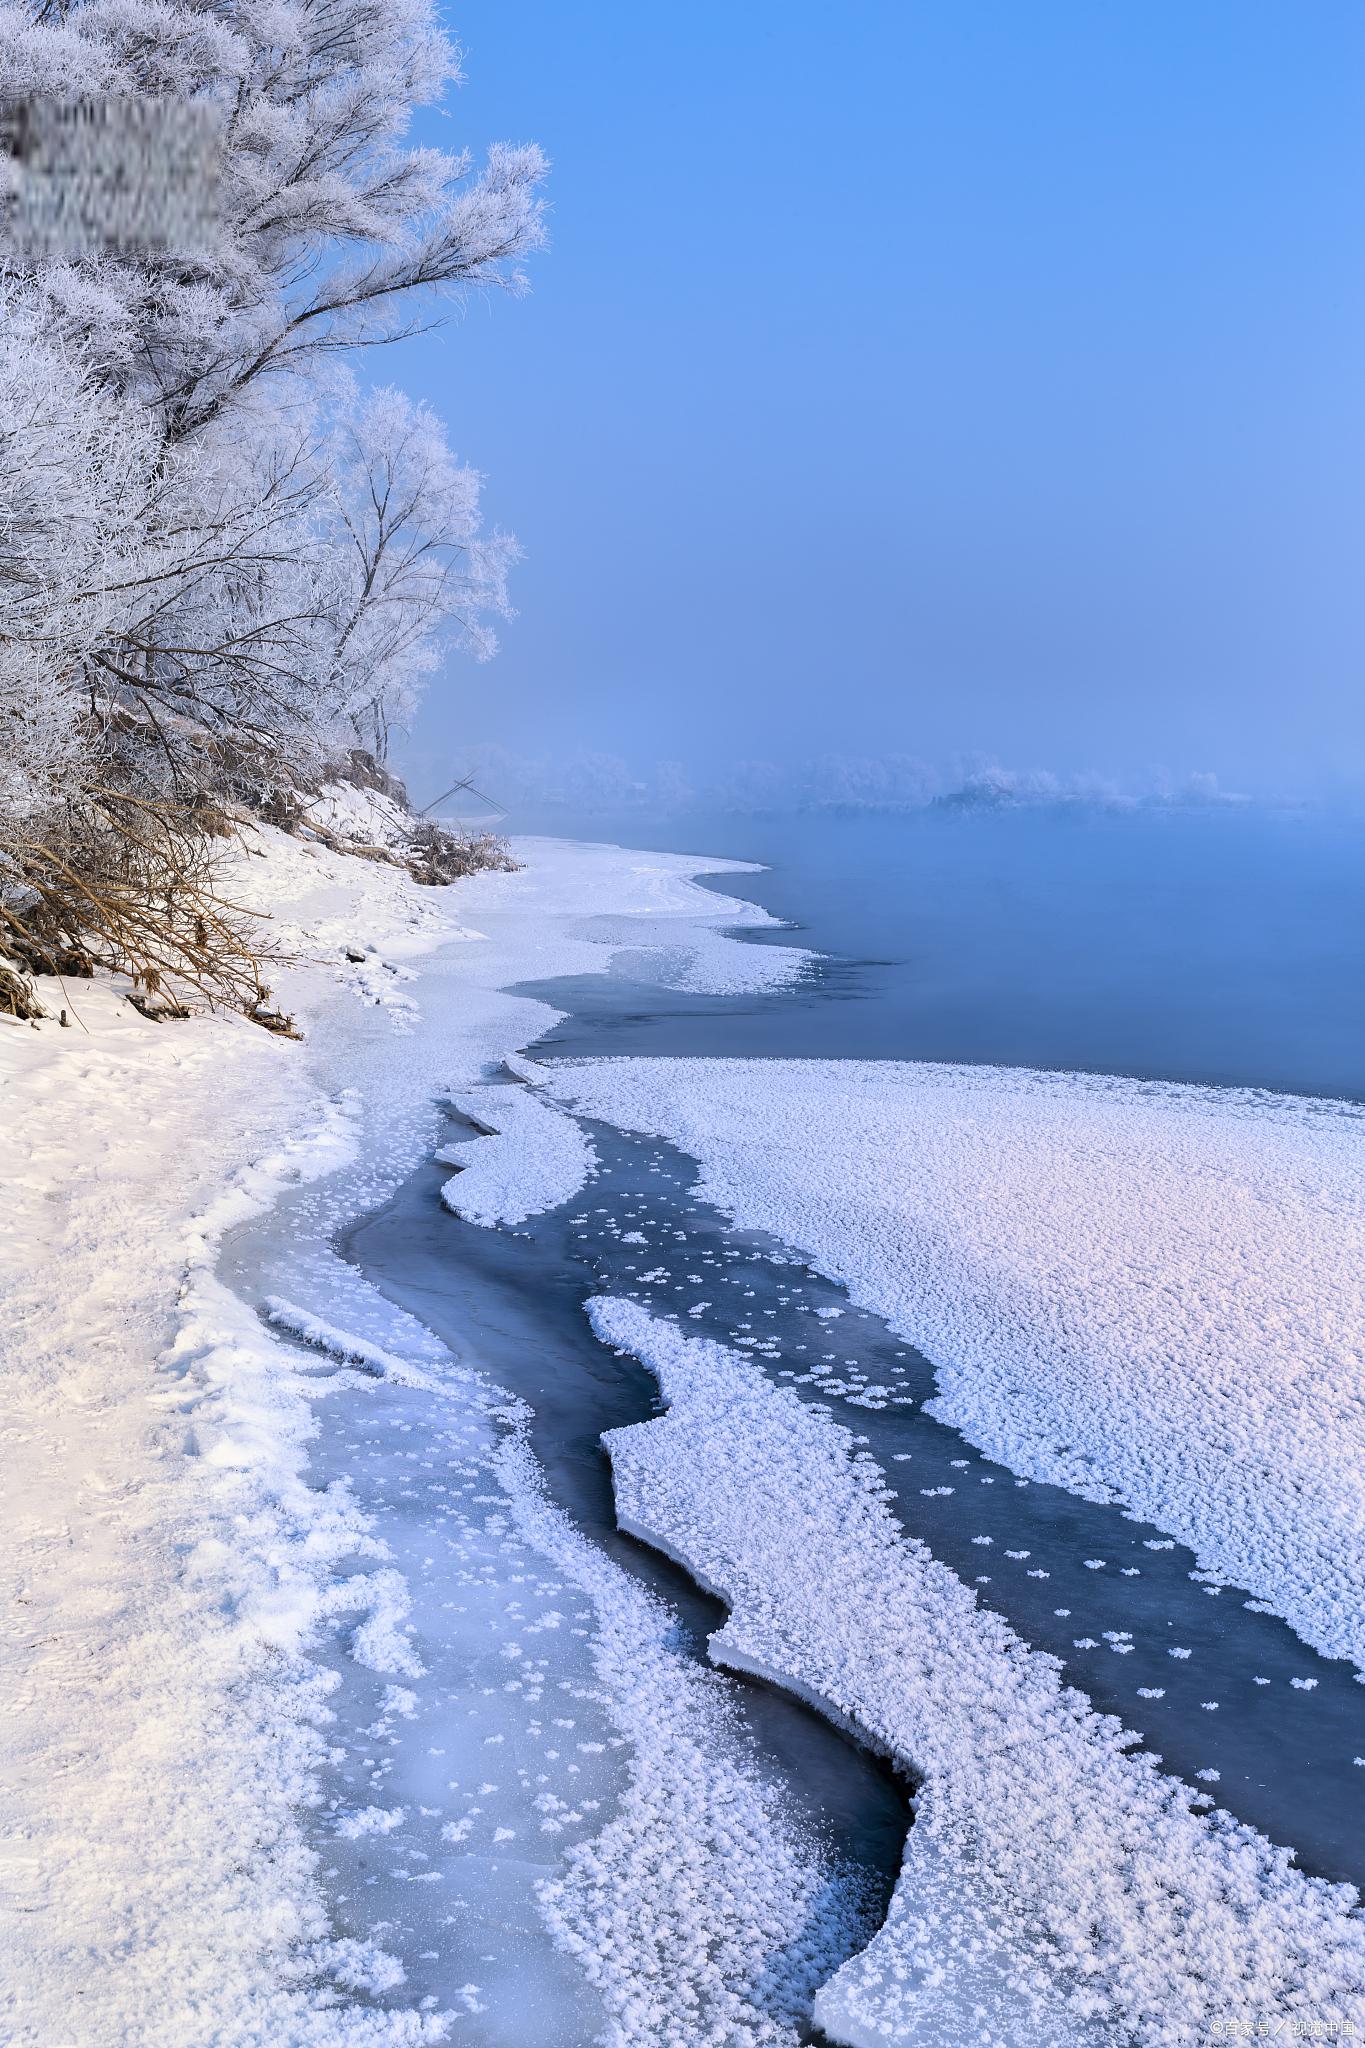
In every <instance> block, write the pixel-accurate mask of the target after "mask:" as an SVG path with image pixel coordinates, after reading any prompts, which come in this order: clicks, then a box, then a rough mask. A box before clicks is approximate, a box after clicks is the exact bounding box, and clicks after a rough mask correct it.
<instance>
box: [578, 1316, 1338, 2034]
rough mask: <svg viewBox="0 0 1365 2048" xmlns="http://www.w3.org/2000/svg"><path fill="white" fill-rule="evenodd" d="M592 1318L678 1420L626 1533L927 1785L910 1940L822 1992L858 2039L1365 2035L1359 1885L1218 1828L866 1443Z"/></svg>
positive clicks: (665, 1346)
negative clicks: (1023, 1632) (1074, 1685)
mask: <svg viewBox="0 0 1365 2048" xmlns="http://www.w3.org/2000/svg"><path fill="white" fill-rule="evenodd" d="M591 1315H592V1321H593V1326H594V1328H595V1330H596V1331H597V1333H598V1335H599V1336H600V1337H601V1338H602V1339H603V1340H604V1341H605V1342H608V1343H611V1344H614V1345H616V1346H618V1347H620V1348H622V1349H626V1350H629V1351H631V1352H633V1353H634V1354H635V1355H636V1356H638V1357H639V1358H640V1359H642V1360H643V1361H644V1362H645V1363H646V1364H647V1365H648V1366H649V1367H650V1368H651V1370H652V1371H653V1372H654V1373H655V1374H656V1376H657V1378H658V1380H659V1383H660V1387H661V1391H662V1393H663V1395H664V1398H665V1400H666V1401H667V1403H668V1412H667V1414H666V1415H665V1416H664V1417H663V1418H661V1419H660V1420H657V1421H651V1422H646V1423H639V1424H636V1425H634V1426H632V1427H629V1428H625V1429H619V1430H614V1431H612V1432H610V1433H609V1435H608V1437H607V1439H606V1441H607V1446H608V1449H609V1452H610V1455H611V1460H612V1468H613V1473H614V1476H615V1484H616V1496H617V1504H618V1514H619V1518H620V1521H621V1524H622V1526H623V1527H624V1528H626V1529H628V1530H630V1531H631V1532H633V1533H635V1534H637V1535H639V1536H641V1537H643V1538H644V1539H645V1540H647V1541H649V1542H651V1543H654V1544H655V1545H656V1546H657V1547H659V1548H660V1549H662V1550H665V1551H667V1552H668V1554H669V1555H670V1556H673V1557H675V1558H677V1559H679V1560H680V1561H681V1562H682V1563H684V1564H685V1565H686V1566H687V1568H688V1570H690V1571H691V1572H692V1573H693V1574H694V1576H695V1577H696V1578H697V1579H698V1580H699V1581H701V1582H702V1583H703V1584H705V1585H706V1586H708V1587H710V1588H711V1589H712V1590H713V1591H715V1592H716V1593H718V1594H719V1595H720V1596H721V1597H722V1598H723V1599H724V1600H725V1601H726V1602H727V1604H728V1605H729V1607H730V1609H731V1616H730V1619H729V1621H728V1622H727V1623H726V1625H725V1627H724V1628H723V1629H721V1630H720V1631H719V1632H718V1634H717V1635H716V1636H714V1637H713V1638H712V1653H713V1655H714V1656H715V1658H716V1659H717V1660H718V1661H719V1662H720V1663H722V1664H726V1665H730V1666H733V1667H735V1668H738V1669H741V1670H745V1671H750V1672H755V1673H758V1674H761V1675H762V1676H764V1677H767V1678H770V1679H772V1680H774V1681H775V1682H777V1683H779V1684H784V1685H787V1686H789V1687H791V1688H792V1689H793V1690H794V1691H797V1692H799V1693H801V1694H803V1695H804V1696H805V1697H807V1698H810V1699H812V1700H814V1701H816V1702H818V1703H820V1704H821V1705H822V1706H823V1707H824V1709H825V1710H826V1711H827V1712H829V1713H831V1714H832V1715H834V1716H835V1717H836V1718H838V1719H839V1720H840V1721H842V1722H843V1723H844V1724H845V1725H847V1726H849V1727H850V1728H852V1729H854V1730H856V1731H857V1732H858V1733H860V1734H861V1735H862V1736H863V1738H864V1739H866V1740H869V1741H870V1742H872V1743H873V1744H875V1745H876V1746H877V1747H878V1748H880V1749H881V1750H882V1751H884V1752H885V1753H886V1754H888V1755H890V1756H891V1757H893V1758H895V1759H896V1760H897V1761H899V1762H900V1763H901V1764H903V1765H904V1766H905V1767H906V1768H907V1769H909V1770H912V1771H914V1772H915V1773H917V1774H919V1775H921V1776H922V1778H923V1781H924V1782H923V1789H922V1791H921V1792H920V1794H919V1798H918V1801H917V1808H916V1821H915V1825H914V1827H913V1828H912V1830H911V1832H910V1836H909V1840H908V1845H907V1853H906V1863H905V1868H904V1872H903V1875H902V1878H901V1881H900V1884H899V1885H898V1887H897V1892H896V1895H895V1899H894V1901H893V1905H892V1909H891V1912H890V1915H889V1916H888V1919H887V1922H886V1924H885V1926H884V1927H883V1929H882V1930H881V1932H880V1933H879V1934H878V1935H877V1936H876V1937H875V1939H874V1940H873V1941H872V1942H871V1944H870V1945H869V1946H868V1947H867V1948H866V1949H865V1950H864V1951H863V1952H862V1953H861V1954H860V1955H859V1956H857V1957H855V1958H854V1959H853V1960H852V1961H850V1962H849V1963H848V1964H846V1965H845V1966H844V1968H843V1969H842V1970H841V1971H840V1972H839V1973H838V1974H837V1976H836V1977H835V1978H834V1979H833V1980H832V1982H831V1983H829V1984H828V1985H827V1986H826V1987H825V1988H824V1989H823V1990H822V1991H821V1993H820V1994H819V1997H818V1999H817V2002H816V2018H817V2020H818V2021H819V2023H820V2024H821V2025H822V2026H823V2027H824V2028H825V2030H826V2031H827V2032H828V2033H829V2034H830V2035H831V2036H832V2038H834V2039H836V2040H839V2041H842V2042H847V2043H852V2044H856V2048H862V2044H864V2043H867V2044H870V2043H873V2042H884V2041H894V2042H897V2043H902V2044H925V2048H927V2044H929V2043H935V2044H937V2043H941V2042H946V2041H954V2042H958V2041H962V2042H973V2043H983V2044H984V2043H988V2042H989V2043H1000V2044H1005V2043H1008V2044H1010V2048H1044V2044H1046V2048H1061V2044H1063V2043H1079V2042H1107V2043H1119V2042H1128V2041H1131V2040H1134V2039H1137V2040H1140V2041H1142V2042H1144V2043H1148V2044H1153V2048H1156V2044H1161V2048H1165V2044H1171V2048H1174V2044H1176V2043H1180V2042H1188V2041H1189V2040H1192V2039H1205V2038H1213V2037H1214V2036H1215V2035H1216V2034H1217V2033H1219V2032H1221V2031H1223V2029H1224V2028H1225V2027H1226V2025H1227V2023H1228V2022H1229V2021H1230V2020H1231V2021H1234V2022H1249V2023H1252V2024H1253V2025H1255V2024H1265V2025H1267V2026H1271V2027H1273V2023H1275V2022H1278V2023H1279V2024H1280V2025H1281V2026H1282V2027H1284V2028H1285V2030H1286V2031H1287V2032H1294V2031H1296V2029H1300V2028H1307V2027H1311V2026H1312V2025H1314V2024H1316V2025H1319V2026H1327V2027H1329V2028H1330V2027H1335V2028H1336V2029H1337V2030H1338V2031H1340V2032H1346V2031H1348V2030H1352V2029H1354V2030H1359V2029H1361V2028H1362V2027H1365V1921H1363V1920H1362V1919H1361V1916H1360V1915H1359V1913H1358V1912H1357V1911H1355V1910H1354V1905H1355V1894H1354V1892H1353V1891H1352V1890H1351V1889H1350V1888H1349V1887H1344V1886H1332V1885H1328V1884H1325V1883H1324V1882H1322V1881H1321V1880H1317V1879H1311V1878H1308V1877H1305V1876H1304V1875H1303V1874H1302V1873H1301V1872H1299V1871H1298V1870H1297V1869H1295V1868H1294V1866H1293V1865H1292V1862H1291V1859H1290V1857H1289V1855H1288V1854H1287V1853H1286V1852H1285V1851H1283V1850H1279V1849H1276V1848H1273V1847H1271V1846H1270V1845H1269V1844H1267V1843H1266V1842H1264V1841H1263V1840H1261V1839H1260V1838H1259V1837H1257V1836H1256V1835H1254V1834H1253V1833H1252V1832H1251V1831H1250V1830H1248V1829H1246V1828H1243V1827H1240V1826H1238V1825H1237V1824H1236V1823H1235V1822H1233V1821H1231V1820H1230V1819H1229V1818H1228V1817H1227V1816H1226V1815H1223V1814H1220V1813H1216V1812H1215V1813H1212V1814H1209V1815H1207V1816H1204V1815H1201V1814H1198V1813H1196V1812H1195V1811H1194V1810H1193V1809H1192V1801H1193V1800H1194V1799H1196V1798H1197V1795H1195V1794H1192V1793H1191V1791H1190V1790H1189V1788H1187V1787H1183V1786H1181V1785H1180V1784H1179V1783H1177V1782H1175V1781H1173V1780H1171V1779H1168V1778H1165V1777H1163V1776H1162V1775H1161V1774H1160V1773H1159V1772H1158V1771H1157V1769H1156V1768H1155V1766H1154V1763H1153V1762H1152V1760H1151V1759H1149V1758H1147V1757H1146V1756H1144V1755H1140V1754H1139V1755H1134V1754H1132V1753H1131V1746H1132V1744H1133V1743H1134V1742H1135V1740H1136V1738H1134V1737H1132V1736H1129V1735H1127V1734H1125V1732H1124V1731H1123V1730H1122V1728H1121V1726H1120V1724H1119V1723H1118V1722H1117V1721H1115V1720H1114V1719H1113V1718H1112V1717H1106V1716H1100V1715H1097V1714H1095V1713H1094V1712H1093V1710H1092V1709H1091V1708H1090V1707H1089V1705H1088V1703H1087V1702H1086V1700H1085V1699H1084V1697H1083V1696H1082V1695H1081V1694H1079V1693H1077V1692H1075V1691H1074V1690H1072V1689H1070V1688H1067V1687H1065V1686H1064V1685H1063V1684H1062V1682H1061V1678H1060V1669H1061V1667H1060V1665H1059V1664H1058V1663H1057V1661H1056V1660H1055V1659H1053V1658H1050V1657H1047V1656H1044V1655H1041V1654H1039V1653H1037V1652H1034V1651H1030V1650H1029V1649H1028V1648H1027V1647H1026V1646H1025V1645H1024V1644H1022V1643H1021V1642H1020V1641H1019V1639H1018V1638H1017V1637H1016V1636H1014V1635H1013V1633H1012V1632H1011V1631H1010V1629H1009V1628H1008V1627H1007V1626H1006V1625H1005V1623H1004V1622H1003V1621H1001V1620H1000V1619H999V1617H998V1616H995V1615H993V1614H990V1613H988V1612H983V1611H982V1610H981V1609H979V1608H978V1606H977V1603H976V1598H975V1595H974V1594H973V1593H972V1592H971V1591H970V1590H969V1589H968V1588H967V1587H966V1586H964V1585H963V1584H962V1582H961V1581H960V1580H959V1579H958V1578H957V1577H956V1575H955V1574H954V1573H953V1572H951V1571H950V1570H948V1569H947V1568H946V1567H945V1566H943V1565H940V1564H938V1563H936V1562H935V1560H934V1559H933V1558H932V1556H931V1555H930V1553H929V1552H928V1550H927V1549H926V1548H925V1547H924V1545H923V1544H921V1543H919V1542H916V1541H913V1540H910V1539H907V1538H906V1537H905V1536H904V1535H903V1534H902V1532H901V1530H900V1527H899V1525H898V1523H897V1522H896V1520H895V1518H894V1516H893V1515H892V1513H891V1512H890V1510H889V1509H888V1507H887V1505H886V1498H885V1495H886V1486H885V1481H884V1479H883V1477H882V1474H881V1472H880V1470H879V1468H878V1467H877V1465H876V1463H875V1461H874V1460H872V1459H871V1458H870V1457H869V1456H868V1455H867V1454H866V1453H864V1452H860V1451H859V1450H858V1448H857V1444H856V1439H855V1438H854V1437H853V1436H852V1435H851V1434H850V1433H849V1432H848V1431H847V1430H845V1429H844V1428H842V1427H841V1426H839V1425H838V1424H836V1423H835V1422H833V1421H832V1420H830V1419H829V1418H828V1416H827V1415H825V1414H823V1413H822V1412H820V1411H819V1410H818V1409H815V1408H812V1407H811V1406H810V1405H809V1404H808V1403H805V1402H803V1401H802V1400H801V1399H800V1398H799V1396H797V1395H796V1394H794V1393H792V1392H791V1391H790V1390H788V1389H786V1388H780V1387H777V1386H775V1385H774V1384H773V1383H772V1382H771V1381H770V1380H768V1379H767V1378H766V1377H765V1376H764V1375H762V1374H760V1373H758V1372H756V1371H755V1370H754V1368H753V1366H752V1363H751V1362H750V1361H749V1360H747V1359H746V1358H745V1357H744V1356H743V1355H742V1354H741V1353H740V1352H738V1351H734V1350H730V1349H729V1348H727V1347H725V1346H722V1345H719V1344H716V1343H713V1342H711V1341H709V1340H707V1339H701V1338H696V1337H690V1336H685V1335H684V1334H683V1332H682V1330H681V1329H680V1328H679V1327H678V1326H677V1324H676V1323H675V1322H673V1321H671V1320H665V1319H660V1318H657V1317H653V1316H651V1315H650V1314H649V1313H648V1312H647V1311H646V1310H644V1309H643V1308H642V1307H640V1306H639V1305H638V1304H636V1303H634V1302H630V1301H626V1300H620V1299H611V1298H605V1297H603V1298H599V1299H598V1300H597V1301H595V1302H594V1303H593V1304H592V1307H591Z"/></svg>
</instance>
